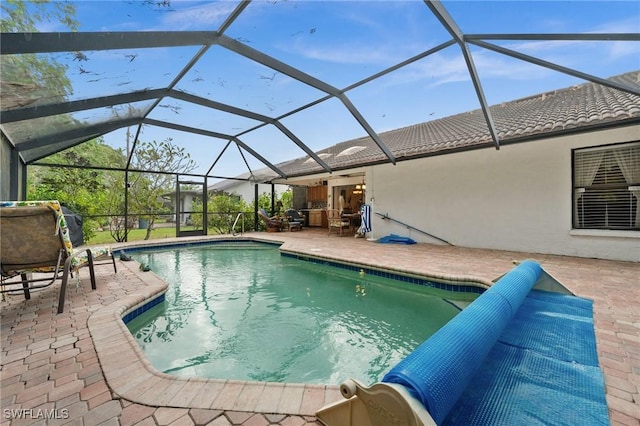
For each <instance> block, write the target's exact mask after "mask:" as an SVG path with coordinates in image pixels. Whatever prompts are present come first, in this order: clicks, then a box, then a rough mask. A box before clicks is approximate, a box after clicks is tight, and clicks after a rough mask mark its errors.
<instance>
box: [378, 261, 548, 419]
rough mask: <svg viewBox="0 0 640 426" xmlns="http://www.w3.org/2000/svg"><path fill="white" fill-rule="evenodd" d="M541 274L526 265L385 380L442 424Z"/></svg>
mask: <svg viewBox="0 0 640 426" xmlns="http://www.w3.org/2000/svg"><path fill="white" fill-rule="evenodd" d="M541 273H542V268H541V267H540V265H539V264H538V263H536V262H533V261H524V262H522V263H521V264H520V265H518V266H517V267H516V268H514V269H512V270H511V271H510V272H508V273H507V274H506V275H504V276H503V277H502V278H501V279H500V280H498V281H497V282H496V283H495V284H494V285H493V286H491V287H490V288H489V289H488V290H487V291H485V292H484V293H483V294H482V295H481V296H480V297H478V299H477V300H476V301H474V303H472V304H470V305H469V306H468V307H467V308H465V309H464V310H463V311H461V312H460V313H459V314H458V315H456V316H455V317H454V318H453V319H452V320H451V321H450V322H449V323H448V324H447V326H446V327H443V328H442V329H440V330H439V331H438V332H436V333H435V334H434V335H433V336H431V337H430V338H429V339H427V340H426V341H425V342H424V343H422V344H421V345H420V346H418V348H416V349H415V350H414V351H413V352H412V353H411V354H409V355H408V356H407V357H406V358H405V359H403V360H402V361H400V362H399V363H398V364H397V365H396V366H395V367H394V368H393V369H391V371H389V373H387V374H386V375H385V376H384V378H383V379H382V382H383V383H394V384H399V385H402V386H404V387H406V388H407V390H408V391H409V393H410V394H411V395H412V396H413V397H415V398H416V399H417V400H419V401H420V402H422V404H423V405H424V407H425V408H426V409H427V411H428V412H429V413H430V415H431V417H432V418H433V420H434V421H435V422H436V423H437V424H441V423H442V422H443V421H444V419H445V418H446V417H447V415H448V414H449V411H450V410H451V408H452V407H453V406H454V405H455V404H456V402H457V401H458V399H459V398H460V396H461V395H462V393H463V391H464V390H465V388H466V387H467V385H468V384H469V382H470V381H471V379H472V378H473V376H474V375H475V374H476V373H477V371H478V368H479V367H480V365H481V364H482V363H483V362H484V360H485V358H486V356H487V354H488V353H489V352H490V351H491V349H492V348H493V346H494V345H495V344H496V342H497V341H498V338H499V337H500V335H501V334H502V333H503V331H504V329H505V328H506V326H507V325H508V324H509V322H510V321H511V319H512V318H513V316H514V315H515V313H516V311H517V310H518V309H519V307H520V305H521V304H522V302H523V301H524V300H525V298H526V297H527V295H528V294H529V292H530V291H531V289H532V287H533V286H534V284H535V283H536V281H537V280H538V278H539V277H540V275H541Z"/></svg>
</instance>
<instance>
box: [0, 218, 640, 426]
mask: <svg viewBox="0 0 640 426" xmlns="http://www.w3.org/2000/svg"><path fill="white" fill-rule="evenodd" d="M248 235H249V236H251V234H248ZM253 235H254V236H255V237H257V238H259V239H261V240H264V238H265V234H263V233H257V234H253ZM273 237H274V238H273V240H274V241H279V242H282V243H283V245H282V249H285V250H287V251H294V252H297V253H301V254H306V255H314V256H323V257H326V258H332V259H354V260H356V259H357V260H358V261H359V262H363V263H368V264H371V265H375V266H377V267H383V268H390V269H394V270H403V271H413V272H415V273H417V274H430V275H433V276H440V277H443V278H446V277H454V276H457V277H461V278H466V279H477V280H480V281H482V282H486V283H491V281H492V280H494V279H496V278H498V277H500V276H502V275H503V274H504V273H506V272H507V271H509V270H511V269H512V268H513V267H514V264H513V262H514V260H523V259H526V258H534V259H537V260H538V261H539V262H540V264H541V265H542V267H543V268H544V270H545V271H547V272H549V274H550V275H552V276H553V277H554V278H556V279H557V280H558V281H560V282H562V283H563V284H564V285H566V287H567V288H568V289H569V290H570V291H571V292H573V293H575V294H576V295H577V296H579V297H582V298H587V299H592V300H593V301H594V303H593V317H594V325H595V336H596V345H597V354H598V360H599V365H600V368H601V369H602V372H603V373H604V381H605V386H606V401H607V406H608V416H609V421H610V423H611V424H613V425H625V424H634V422H635V423H637V422H638V421H639V420H640V415H638V410H637V407H638V406H637V404H636V403H634V402H633V401H637V400H638V396H639V395H638V388H637V383H638V381H639V380H640V374H639V373H638V370H637V356H636V355H637V354H638V353H640V342H638V340H637V339H636V338H635V337H634V336H636V335H637V330H636V329H635V328H634V326H633V324H637V322H638V313H637V302H636V301H637V300H638V299H639V298H640V283H638V281H637V279H636V278H637V276H638V275H639V274H640V267H639V265H638V264H636V263H633V262H621V261H610V260H598V259H584V258H576V257H568V256H553V255H536V254H532V253H520V252H507V251H498V250H481V249H470V248H463V247H453V246H444V245H441V246H439V245H428V244H415V245H393V244H377V243H372V242H369V241H367V240H365V239H354V238H344V239H339V240H336V239H332V238H329V239H328V238H327V235H326V230H314V229H310V230H305V232H291V233H290V232H284V233H279V234H274V235H273ZM195 238H196V237H189V238H187V239H186V240H189V239H195ZM201 238H202V237H201ZM208 238H215V237H208ZM183 240H184V239H183ZM337 241H339V243H337ZM159 243H162V241H159ZM123 246H126V244H124V245H123ZM114 248H115V247H114ZM364 250H366V252H367V258H366V259H363V258H362V256H361V254H362V252H363V251H364ZM427 259H428V261H426V260H427ZM117 262H120V261H117ZM95 272H96V282H97V288H96V290H94V291H92V292H91V297H87V292H85V291H83V290H82V289H79V290H71V291H68V294H67V299H68V301H67V303H68V306H69V309H65V311H64V313H62V314H56V302H57V297H56V296H57V288H56V287H55V286H52V287H49V288H45V289H41V290H39V291H35V292H33V293H32V297H31V299H30V300H24V298H23V297H19V295H9V296H7V300H6V301H3V302H2V304H1V305H0V306H1V307H2V310H1V313H0V315H1V323H2V330H3V333H2V348H3V353H2V358H3V368H2V370H1V371H0V378H1V379H2V383H3V389H2V391H3V408H8V409H15V410H19V409H26V408H42V407H56V408H58V409H60V410H62V409H67V410H68V411H66V412H67V413H68V414H67V415H68V419H69V420H70V421H73V420H78V421H79V420H80V419H81V420H82V421H83V422H84V424H100V423H103V422H109V421H111V422H114V423H119V424H123V425H130V424H137V423H140V422H143V423H141V424H149V425H154V424H156V425H160V424H162V425H176V426H177V425H179V424H191V425H194V424H225V425H226V424H228V425H242V424H244V425H255V424H263V425H276V424H278V425H291V424H296V425H301V426H302V425H316V426H318V425H320V424H321V423H320V421H319V420H318V419H317V418H316V417H315V412H316V411H317V410H319V409H320V408H321V407H324V406H326V405H327V404H330V403H331V402H336V401H339V400H341V399H342V396H341V395H340V391H339V387H338V386H337V385H335V386H334V385H332V386H327V385H305V386H300V387H295V386H292V387H289V386H287V385H285V386H282V387H273V388H270V389H271V390H270V392H268V393H265V394H264V395H265V396H262V397H260V398H259V401H260V404H259V409H257V410H254V411H251V412H247V411H242V410H237V409H234V408H233V407H239V406H241V405H242V404H240V402H239V401H240V400H244V401H247V400H249V399H252V398H253V399H254V400H255V399H256V398H258V397H257V396H256V395H257V394H255V393H251V392H254V391H256V389H261V388H255V387H253V385H251V386H250V385H249V384H250V382H246V383H245V382H238V383H235V382H233V381H231V382H229V383H228V385H225V386H228V389H227V388H226V387H225V388H224V389H226V390H225V391H224V392H223V391H222V388H219V387H218V388H216V390H213V389H210V390H208V391H207V392H204V390H205V388H204V387H203V386H204V385H203V384H200V387H199V388H197V389H196V390H194V391H193V392H191V391H190V392H188V393H186V391H185V390H182V391H181V390H180V388H176V387H175V386H172V385H170V384H169V383H165V382H163V380H164V376H165V375H157V376H153V381H154V382H155V383H156V385H155V386H154V387H150V388H148V389H147V391H143V390H142V389H140V390H138V391H137V392H138V394H139V395H140V394H143V393H145V392H147V393H149V395H148V396H149V397H151V398H153V395H151V393H153V392H160V393H161V394H162V395H163V396H162V398H163V399H164V398H166V395H173V396H171V397H170V398H171V401H172V402H171V403H165V402H163V403H162V404H158V405H142V404H140V403H138V402H136V401H135V399H128V398H124V397H123V396H121V395H119V394H117V393H112V392H111V391H110V389H111V388H110V384H109V383H108V382H107V379H106V377H107V376H109V377H113V376H118V377H121V381H122V380H126V382H122V383H130V384H135V383H141V382H140V380H139V379H138V377H142V376H141V375H148V374H149V373H148V370H147V367H145V365H144V364H140V365H139V366H138V365H137V364H136V365H133V364H131V365H129V366H128V367H127V369H126V371H125V372H124V373H123V372H120V370H121V369H122V364H121V363H120V364H118V363H111V362H107V363H105V362H103V361H102V360H103V358H104V360H106V359H110V358H114V357H117V358H119V359H121V357H122V353H123V350H124V349H125V348H126V347H128V346H129V345H130V343H128V342H129V340H128V339H127V338H126V336H121V337H118V333H116V334H113V333H114V332H115V330H117V329H119V326H117V324H114V323H113V322H114V319H113V317H112V316H105V315H104V314H102V313H101V312H103V311H104V309H105V308H108V307H110V306H114V305H115V306H120V304H121V303H122V301H124V300H128V299H132V298H133V299H135V300H138V303H139V301H142V300H144V295H145V294H148V293H149V292H150V291H151V289H152V288H155V287H157V286H159V285H161V284H162V283H161V282H160V281H159V279H158V278H157V277H156V276H155V275H154V274H153V273H148V272H142V271H140V270H139V268H138V267H137V264H136V262H122V263H120V265H118V273H117V274H114V273H113V270H112V269H111V266H110V265H99V266H98V265H97V266H96V267H95ZM80 279H81V287H84V286H88V285H89V277H87V276H84V275H81V277H80ZM87 319H89V322H90V323H91V324H94V326H95V327H94V331H92V332H91V333H90V332H89V330H88V329H87ZM65 324H66V325H65ZM110 324H114V325H115V326H116V327H115V328H113V327H112V326H111V325H110ZM98 326H99V327H98ZM96 327H97V328H96ZM95 330H102V331H99V333H98V331H95ZM634 330H635V331H634ZM94 332H95V333H98V334H96V335H94V334H93V333H94ZM120 334H121V333H120ZM96 338H100V340H101V341H104V342H108V345H106V346H104V347H102V346H101V348H99V349H98V352H97V353H96V347H95V344H94V339H96ZM116 348H117V349H116ZM105 350H106V352H105ZM98 357H100V359H101V362H100V363H99V362H98ZM105 357H106V358H105ZM70 369H71V370H73V371H74V373H71V372H70V371H71V370H70ZM107 369H110V370H107ZM37 371H46V372H47V373H46V375H44V376H38V377H40V378H39V379H37V378H36V376H34V374H35V373H36V372H37ZM123 374H124V375H123ZM64 377H67V378H66V379H64V380H63V378H64ZM145 377H146V376H145ZM196 383H197V382H196ZM269 386H272V385H269ZM198 389H200V390H201V392H198ZM267 394H269V395H274V396H273V398H267V396H266V395H267ZM216 395H217V396H216ZM251 395H253V396H251ZM156 398H157V401H160V398H161V396H160V395H158V397H156ZM205 401H207V402H206V404H208V405H207V406H208V407H209V408H208V409H202V408H196V407H197V406H202V405H203V404H204V403H205Z"/></svg>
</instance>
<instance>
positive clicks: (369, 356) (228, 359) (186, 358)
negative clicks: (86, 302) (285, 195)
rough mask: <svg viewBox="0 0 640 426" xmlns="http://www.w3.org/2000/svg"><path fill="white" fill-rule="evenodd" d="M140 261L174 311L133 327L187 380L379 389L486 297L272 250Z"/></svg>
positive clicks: (153, 255) (158, 312)
mask: <svg viewBox="0 0 640 426" xmlns="http://www.w3.org/2000/svg"><path fill="white" fill-rule="evenodd" d="M133 257H134V258H135V259H136V260H138V261H140V262H143V263H146V264H149V266H150V267H151V269H152V270H153V271H154V272H155V273H156V274H158V275H159V276H161V277H162V278H163V279H164V280H166V281H167V282H168V283H169V284H170V285H169V289H168V290H167V293H166V295H165V297H166V300H165V302H164V303H161V304H159V305H158V306H156V307H154V308H152V309H151V310H149V311H147V312H145V313H144V314H142V315H140V316H138V317H137V318H135V319H133V320H132V321H131V322H129V323H128V324H127V325H128V327H129V329H130V330H131V332H132V334H133V335H134V337H135V339H136V340H137V341H138V343H139V344H140V346H141V347H142V349H143V352H144V353H145V355H146V356H147V357H148V359H149V360H150V362H151V363H152V364H153V365H154V367H155V368H157V369H158V370H160V371H163V372H165V373H168V374H172V375H179V376H198V377H206V378H219V379H236V380H258V381H273V382H295V383H325V384H339V383H341V382H342V381H343V380H345V379H347V378H355V379H358V380H361V381H363V382H365V383H371V382H374V381H378V380H380V379H381V378H382V376H383V375H384V374H385V373H386V372H387V371H388V370H389V369H390V368H391V367H392V366H394V365H395V364H396V363H398V362H399V361H400V360H401V359H402V358H404V357H405V356H406V355H408V354H409V353H410V352H411V351H412V350H413V349H415V347H416V346H418V345H419V344H420V343H422V342H423V341H424V340H425V339H427V338H428V337H429V336H430V335H431V334H433V333H434V332H435V331H437V330H438V329H439V328H440V327H441V326H443V325H444V324H445V323H446V322H447V321H449V320H450V319H451V318H453V317H454V316H455V315H456V314H457V313H458V312H460V309H459V308H458V307H456V305H455V304H454V303H452V302H451V298H454V299H457V300H460V301H462V302H463V303H464V302H465V301H466V302H468V301H470V298H474V297H475V296H476V295H472V294H465V293H454V292H444V291H442V290H436V289H431V288H428V287H426V286H418V285H414V284H408V283H403V282H399V281H397V280H389V279H384V278H380V277H377V276H373V275H367V274H364V275H363V274H362V273H359V272H358V271H349V270H344V269H341V268H336V267H332V266H326V265H318V264H314V263H312V262H307V261H304V260H299V259H294V258H291V257H286V256H281V255H280V252H279V250H278V248H277V247H275V246H272V245H265V244H252V245H243V246H242V247H241V248H239V249H233V248H229V247H227V246H224V245H219V244H216V245H211V246H199V247H193V248H191V247H183V248H179V249H171V250H168V251H154V252H146V251H145V252H137V253H133ZM443 297H447V299H445V298H443Z"/></svg>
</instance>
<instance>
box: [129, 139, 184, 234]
mask: <svg viewBox="0 0 640 426" xmlns="http://www.w3.org/2000/svg"><path fill="white" fill-rule="evenodd" d="M131 167H132V168H133V169H135V170H161V171H162V173H153V172H133V173H131V175H130V179H129V184H130V188H128V191H129V195H130V205H131V209H132V211H133V212H134V214H137V215H140V217H141V218H142V219H145V220H148V225H147V234H146V235H145V238H144V239H145V240H148V239H149V237H150V236H151V231H152V230H153V225H154V223H155V221H156V219H158V217H160V216H161V215H163V214H169V213H171V210H170V209H168V208H167V206H166V203H165V202H164V200H163V198H162V195H164V194H165V193H168V192H173V190H174V188H175V182H176V177H175V175H176V174H184V173H189V172H191V171H193V170H194V169H195V168H196V163H195V161H193V160H192V159H191V156H190V154H189V153H187V152H186V151H185V150H184V148H179V147H177V146H176V145H175V144H174V143H173V139H172V138H167V139H165V140H164V141H163V142H160V143H158V142H156V141H151V142H138V144H137V146H136V147H135V149H134V151H133V156H132V162H131Z"/></svg>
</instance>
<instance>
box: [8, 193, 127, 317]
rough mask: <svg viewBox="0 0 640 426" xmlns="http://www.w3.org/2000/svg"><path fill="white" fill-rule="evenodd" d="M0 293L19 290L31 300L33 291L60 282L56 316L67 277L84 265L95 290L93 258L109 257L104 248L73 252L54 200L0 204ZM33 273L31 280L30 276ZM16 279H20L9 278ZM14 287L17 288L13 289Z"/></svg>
mask: <svg viewBox="0 0 640 426" xmlns="http://www.w3.org/2000/svg"><path fill="white" fill-rule="evenodd" d="M0 230H1V232H2V240H1V247H0V269H1V272H2V276H1V280H0V292H1V293H7V292H16V291H22V292H23V293H24V297H25V299H30V298H31V293H30V291H31V290H33V289H38V288H43V287H48V286H50V285H51V284H53V283H54V282H55V281H56V280H58V279H61V280H62V285H61V286H60V296H59V300H58V313H61V312H62V311H63V310H64V297H65V292H66V287H67V282H68V281H69V276H70V275H72V274H73V273H78V272H79V269H80V267H82V266H88V267H89V274H90V277H91V288H92V289H94V290H95V288H96V280H95V273H94V268H93V266H94V262H93V261H94V259H95V258H98V257H105V256H110V257H111V262H112V263H113V268H114V271H116V272H117V269H116V263H115V259H114V258H113V254H112V253H111V251H110V250H109V249H107V248H91V249H89V248H86V249H79V250H74V249H73V245H72V244H71V239H70V237H69V229H68V227H67V223H66V220H65V218H64V214H63V212H62V209H61V207H60V203H59V202H58V201H2V202H0ZM34 273H36V274H37V275H36V276H35V277H34V276H33V275H32V274H34ZM18 276H19V277H20V280H18V279H13V278H15V277H18ZM16 286H18V287H17V288H16Z"/></svg>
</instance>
